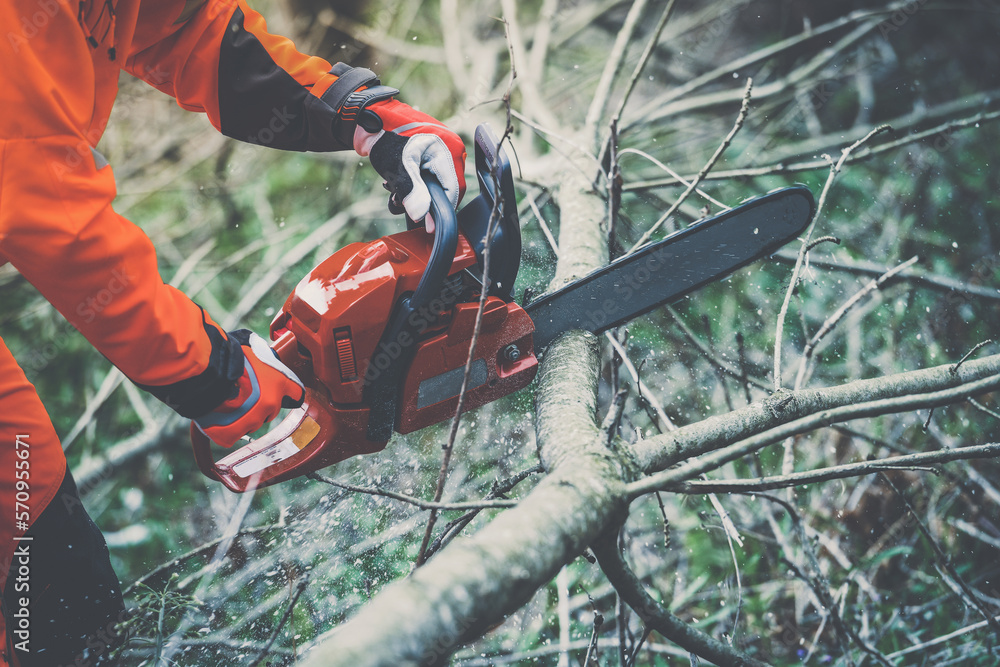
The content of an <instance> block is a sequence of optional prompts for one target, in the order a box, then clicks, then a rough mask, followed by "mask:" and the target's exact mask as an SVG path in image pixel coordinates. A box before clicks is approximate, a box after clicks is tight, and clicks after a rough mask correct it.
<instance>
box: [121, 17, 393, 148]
mask: <svg viewBox="0 0 1000 667" xmlns="http://www.w3.org/2000/svg"><path fill="white" fill-rule="evenodd" d="M197 4H198V0H187V2H179V1H174V2H166V1H165V2H155V3H154V2H149V3H143V4H142V7H141V9H140V15H139V18H138V22H137V26H136V33H135V37H134V38H133V41H132V47H131V50H130V52H129V53H128V54H127V58H126V60H125V63H124V68H125V69H126V70H127V71H128V72H130V73H132V74H133V75H135V76H137V77H139V78H142V79H143V80H145V81H146V82H148V83H149V84H151V85H153V86H154V87H156V88H158V89H159V90H161V91H163V92H165V93H167V94H168V95H171V96H173V97H174V98H176V99H177V103H178V104H179V105H180V106H182V107H183V108H185V109H188V110H192V111H202V112H205V113H206V114H207V115H208V118H209V119H210V121H211V122H212V124H213V125H214V126H215V127H216V128H217V129H219V130H220V131H221V132H222V133H223V134H225V135H226V136H229V137H233V138H235V139H239V140H241V141H246V142H249V143H254V144H261V145H265V146H271V147H273V148H281V149H285V150H297V151H305V150H310V151H331V150H344V149H348V148H351V146H352V143H351V137H352V135H353V130H354V127H353V125H349V124H345V125H349V126H345V127H343V128H340V130H341V131H339V132H338V131H337V130H338V127H337V126H338V110H339V108H340V106H341V104H342V103H343V101H344V99H343V95H344V94H345V92H344V91H345V90H346V92H351V91H353V90H354V89H355V88H358V87H359V85H360V86H364V85H369V86H373V85H376V83H377V82H371V81H369V82H366V81H365V80H364V79H357V80H349V79H350V77H344V79H343V80H342V81H341V82H340V84H339V85H334V84H336V82H337V81H338V80H340V77H338V76H337V74H335V73H334V72H337V73H339V72H341V71H343V70H342V69H340V68H342V67H343V66H340V67H338V68H333V67H331V66H330V63H329V62H327V61H326V60H324V59H322V58H318V57H314V56H306V55H304V54H302V53H300V52H299V51H297V50H296V48H295V45H294V44H292V42H291V41H290V40H288V39H286V38H284V37H280V36H276V35H272V34H270V33H269V32H268V31H267V25H266V23H265V21H264V19H263V18H262V17H261V15H260V14H258V13H257V12H255V11H254V10H253V9H251V8H250V7H249V6H247V4H246V3H245V2H244V0H202V4H200V5H199V6H198V7H197V9H192V7H193V6H194V5H197ZM355 72H358V70H355ZM345 86H346V87H348V88H349V90H348V89H346V88H345ZM386 90H387V91H389V92H390V93H395V92H397V91H394V90H392V89H386Z"/></svg>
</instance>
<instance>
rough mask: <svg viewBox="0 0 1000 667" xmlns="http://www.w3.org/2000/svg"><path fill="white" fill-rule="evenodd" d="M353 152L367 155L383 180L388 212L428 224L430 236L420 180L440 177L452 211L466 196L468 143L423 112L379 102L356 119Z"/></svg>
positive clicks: (427, 204) (426, 202)
mask: <svg viewBox="0 0 1000 667" xmlns="http://www.w3.org/2000/svg"><path fill="white" fill-rule="evenodd" d="M354 150H355V151H357V152H358V154H359V155H361V156H363V157H367V158H368V159H369V160H370V161H371V163H372V166H373V167H375V171H377V172H378V173H379V175H381V176H382V178H384V179H385V188H386V189H387V190H388V191H389V192H390V196H389V210H390V211H392V212H393V213H397V214H398V213H402V212H403V211H404V210H405V211H406V215H407V216H409V218H410V219H411V220H413V221H416V222H420V221H421V220H423V221H424V223H425V227H426V229H427V232H428V233H433V231H434V221H433V219H432V218H431V216H429V215H428V213H429V212H430V206H431V195H430V192H428V190H427V186H426V185H424V182H423V179H422V178H421V177H420V170H421V169H426V170H428V171H429V172H431V173H432V174H434V176H436V177H437V180H438V182H440V183H441V186H442V187H443V188H444V191H445V194H447V195H448V199H449V200H450V201H451V205H452V206H453V207H454V208H458V202H459V201H461V199H462V196H463V195H464V194H465V158H466V151H465V144H464V143H463V142H462V139H461V138H460V137H459V136H458V135H457V134H455V133H454V132H452V131H451V130H449V129H448V128H447V127H445V126H444V125H442V124H441V123H440V122H438V121H437V120H435V119H434V118H433V117H431V116H428V115H427V114H425V113H422V112H420V111H417V110H416V109H414V108H413V107H411V106H409V105H407V104H404V103H402V102H400V101H398V100H395V99H388V100H382V101H378V102H375V103H373V104H370V105H369V106H367V107H366V108H365V109H364V111H362V112H361V113H360V114H359V115H358V120H357V126H356V128H355V130H354Z"/></svg>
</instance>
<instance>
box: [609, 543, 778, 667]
mask: <svg viewBox="0 0 1000 667" xmlns="http://www.w3.org/2000/svg"><path fill="white" fill-rule="evenodd" d="M594 553H595V554H596V555H597V560H598V562H600V564H601V570H603V571H604V574H605V576H607V578H608V581H610V582H611V585H612V586H614V587H615V590H616V591H618V594H619V595H621V597H622V599H623V600H625V602H626V603H627V604H628V606H630V607H631V608H632V610H633V611H634V612H635V613H637V614H638V615H639V616H640V617H641V618H642V620H643V622H645V623H646V624H647V625H649V626H650V627H652V628H654V629H655V630H656V631H657V632H659V633H660V634H661V635H663V636H664V637H666V638H667V639H669V640H670V641H672V642H674V643H675V644H677V645H678V646H680V647H682V648H684V649H685V650H687V651H690V652H691V653H694V654H695V655H697V656H699V657H702V658H705V659H706V660H710V661H712V662H713V663H715V664H716V665H720V666H721V667H729V666H731V667H737V666H740V667H766V663H763V662H761V661H759V660H757V659H756V658H752V657H750V656H748V655H745V654H743V653H740V652H739V651H737V650H736V649H734V648H733V647H732V646H729V645H728V644H725V643H723V642H720V641H719V640H717V639H713V638H712V637H709V636H708V635H706V634H704V633H703V632H701V631H699V630H696V629H695V628H692V627H691V626H690V625H688V624H686V623H685V622H684V621H682V620H681V619H679V618H677V617H676V616H674V615H673V614H671V613H670V611H669V610H668V609H667V608H666V607H664V606H663V605H662V604H660V603H659V602H657V601H656V600H654V599H653V598H652V596H650V594H649V593H647V592H646V589H645V588H644V587H643V585H642V582H641V581H639V578H638V577H637V576H636V575H635V573H634V572H633V571H632V569H631V568H630V567H629V566H628V565H627V564H626V563H625V560H624V559H623V558H622V555H621V552H620V551H619V550H618V546H617V545H616V544H615V541H614V539H613V538H610V537H605V538H602V539H601V540H599V541H598V542H596V543H595V544H594Z"/></svg>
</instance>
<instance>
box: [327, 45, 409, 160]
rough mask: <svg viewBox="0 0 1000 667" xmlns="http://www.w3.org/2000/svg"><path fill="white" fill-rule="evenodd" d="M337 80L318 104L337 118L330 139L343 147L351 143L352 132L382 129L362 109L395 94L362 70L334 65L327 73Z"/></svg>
mask: <svg viewBox="0 0 1000 667" xmlns="http://www.w3.org/2000/svg"><path fill="white" fill-rule="evenodd" d="M330 73H331V74H334V75H336V77H337V80H336V81H334V82H333V84H332V85H331V86H330V87H329V88H328V89H327V90H326V92H324V93H323V96H322V98H321V99H322V100H323V101H324V102H326V104H328V105H329V106H330V107H331V108H332V109H333V110H334V111H336V112H337V118H336V120H335V121H334V123H333V136H334V137H335V138H336V139H337V140H338V141H340V142H341V143H342V144H344V145H345V146H351V145H352V144H353V143H354V129H355V128H356V127H358V126H361V127H362V128H364V129H365V130H367V131H368V132H371V133H373V134H374V133H377V132H379V131H380V130H381V129H382V120H381V119H380V118H379V117H378V115H376V114H374V113H372V112H370V111H368V112H366V111H365V108H366V107H367V106H368V105H370V104H373V103H375V102H381V101H382V100H388V99H390V98H392V97H394V96H395V95H398V94H399V91H398V90H396V89H395V88H390V87H389V86H383V85H382V82H381V81H379V79H378V76H376V75H375V73H374V72H372V71H371V70H369V69H365V68H363V67H350V66H348V65H345V64H344V63H337V64H336V65H334V66H333V68H332V69H331V70H330Z"/></svg>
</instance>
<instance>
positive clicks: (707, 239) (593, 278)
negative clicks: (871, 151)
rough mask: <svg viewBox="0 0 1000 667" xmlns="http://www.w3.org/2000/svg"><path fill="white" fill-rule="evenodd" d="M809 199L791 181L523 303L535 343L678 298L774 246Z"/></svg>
mask: <svg viewBox="0 0 1000 667" xmlns="http://www.w3.org/2000/svg"><path fill="white" fill-rule="evenodd" d="M814 210H815V204H814V202H813V197H812V193H811V192H810V191H809V190H808V188H806V187H804V186H801V185H796V186H792V187H788V188H782V189H780V190H775V191H773V192H769V193H768V194H766V195H761V196H760V197H754V198H753V199H749V200H747V201H745V202H744V203H742V204H740V205H739V206H736V207H735V208H731V209H729V210H728V211H725V212H723V213H720V214H719V215H716V216H714V217H711V218H708V219H705V220H700V221H698V222H696V223H694V224H692V225H691V226H689V227H685V228H684V229H681V230H679V231H676V232H674V233H673V234H671V235H670V236H668V237H667V238H665V239H663V240H661V241H657V242H655V243H651V244H649V245H647V246H645V247H643V248H640V249H639V250H638V251H636V252H634V253H632V254H630V255H626V256H624V257H621V258H619V259H617V260H615V261H614V262H611V263H610V264H608V265H607V266H604V267H601V268H600V269H597V270H596V271H594V272H592V273H589V274H587V275H586V276H584V277H583V278H580V279H579V280H575V281H573V282H571V283H569V284H568V285H566V286H565V287H561V288H559V289H558V290H556V291H554V292H550V293H548V294H544V295H542V296H540V297H538V298H537V299H535V300H534V301H532V302H531V303H530V304H528V305H527V306H525V308H524V309H525V311H527V313H528V315H530V316H531V320H532V321H533V322H534V323H535V350H536V351H538V350H543V349H545V348H546V347H548V345H549V343H551V342H552V341H553V340H554V339H555V338H556V337H557V336H559V334H561V333H563V332H564V331H570V330H572V329H584V330H586V331H590V332H593V333H600V332H602V331H605V330H607V329H611V328H613V327H616V326H618V325H620V324H624V323H625V322H628V321H630V320H632V319H635V318H636V317H638V316H640V315H643V314H644V313H647V312H649V311H650V310H652V309H654V308H656V307H657V306H662V305H664V304H667V303H672V302H674V301H677V300H679V299H681V298H683V297H685V296H687V295H688V294H690V293H691V292H693V291H695V290H697V289H698V288H699V287H702V286H704V285H707V284H708V283H711V282H715V281H717V280H719V279H721V278H724V277H726V276H728V275H730V274H732V273H733V272H735V271H737V270H738V269H741V268H743V267H744V266H746V265H747V264H749V263H751V262H753V261H756V260H758V259H760V258H761V257H765V256H767V255H770V254H772V253H774V252H775V251H777V250H778V249H779V248H780V247H782V246H783V245H785V244H786V243H788V242H789V241H791V240H792V239H794V238H795V237H796V236H798V235H799V234H801V233H802V231H803V230H804V229H805V228H806V226H808V224H809V221H810V220H812V216H813V212H814Z"/></svg>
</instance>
